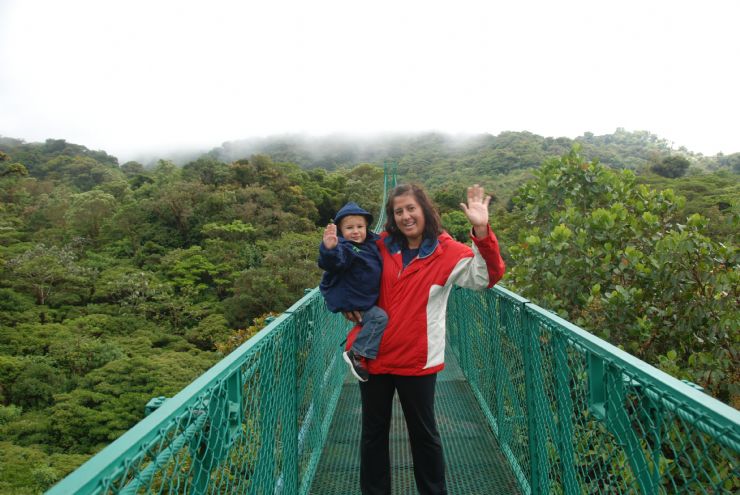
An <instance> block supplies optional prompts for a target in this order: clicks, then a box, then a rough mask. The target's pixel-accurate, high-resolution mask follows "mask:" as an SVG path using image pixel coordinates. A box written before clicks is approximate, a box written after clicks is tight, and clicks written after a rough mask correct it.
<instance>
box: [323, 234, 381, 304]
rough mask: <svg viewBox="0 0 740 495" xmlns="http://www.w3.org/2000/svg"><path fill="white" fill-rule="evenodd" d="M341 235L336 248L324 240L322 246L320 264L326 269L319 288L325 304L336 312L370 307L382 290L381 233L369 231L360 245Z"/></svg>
mask: <svg viewBox="0 0 740 495" xmlns="http://www.w3.org/2000/svg"><path fill="white" fill-rule="evenodd" d="M338 238H339V244H337V247H335V248H334V249H326V248H325V247H324V243H323V242H322V243H321V245H320V246H319V267H321V268H323V269H324V270H326V271H325V272H324V276H323V277H322V278H321V284H320V285H319V289H320V290H321V293H322V294H323V295H324V299H325V300H326V306H327V307H328V308H329V311H331V312H333V313H338V312H340V311H355V310H360V311H365V310H367V309H370V307H372V306H374V305H375V303H376V302H377V300H378V294H379V293H380V272H381V268H382V264H381V263H382V262H381V258H380V251H379V250H378V246H377V245H376V244H375V241H376V240H377V239H378V235H377V234H376V233H374V232H368V233H367V238H366V239H365V242H363V243H361V244H358V243H354V242H351V241H348V240H346V239H345V238H344V237H342V236H338Z"/></svg>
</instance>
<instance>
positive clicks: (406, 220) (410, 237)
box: [393, 193, 426, 249]
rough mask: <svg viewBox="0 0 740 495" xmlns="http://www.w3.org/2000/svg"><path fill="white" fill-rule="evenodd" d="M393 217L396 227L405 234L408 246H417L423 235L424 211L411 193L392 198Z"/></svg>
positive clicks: (413, 247)
mask: <svg viewBox="0 0 740 495" xmlns="http://www.w3.org/2000/svg"><path fill="white" fill-rule="evenodd" d="M393 218H394V219H395V221H396V225H397V226H398V229H399V230H400V231H401V233H402V234H403V235H405V236H406V240H407V241H408V244H409V247H410V248H412V249H415V248H418V247H419V245H420V244H421V240H422V238H423V236H424V227H425V224H426V221H425V220H424V211H422V209H421V206H419V203H418V202H417V201H416V198H415V197H414V195H413V194H412V193H409V194H404V195H402V196H396V197H395V198H393Z"/></svg>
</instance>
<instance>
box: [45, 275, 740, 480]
mask: <svg viewBox="0 0 740 495" xmlns="http://www.w3.org/2000/svg"><path fill="white" fill-rule="evenodd" d="M447 320H448V342H449V347H448V350H447V354H448V359H447V361H448V363H449V366H448V368H447V369H446V370H445V371H444V372H443V374H442V375H441V376H440V380H439V382H438V393H437V395H438V397H437V401H438V416H439V418H438V419H439V421H440V431H441V434H442V437H443V442H444V444H445V453H446V456H447V463H448V471H449V472H448V479H449V489H450V493H457V494H470V493H486V494H488V493H496V492H498V493H516V492H519V493H523V494H528V493H537V494H540V493H556V494H559V493H563V494H592V493H638V494H653V493H665V494H674V493H705V494H717V493H727V494H730V493H738V491H739V490H740V466H739V463H740V412H738V411H737V410H735V409H733V408H731V407H729V406H726V405H725V404H722V403H720V402H718V401H716V400H714V399H712V398H710V397H709V396H707V395H705V394H703V393H702V392H700V391H698V390H695V389H694V388H692V387H691V386H689V385H687V384H685V383H682V382H680V381H678V380H676V379H674V378H672V377H670V376H668V375H666V374H665V373H663V372H661V371H659V370H657V369H655V368H653V367H651V366H649V365H647V364H646V363H644V362H641V361H639V360H637V359H635V358H634V357H632V356H630V355H628V354H626V353H624V352H622V351H620V350H619V349H617V348H615V347H613V346H611V345H609V344H607V343H606V342H604V341H602V340H600V339H598V338H596V337H594V336H592V335H590V334H588V333H587V332H585V331H583V330H581V329H580V328H578V327H575V326H574V325H572V324H570V323H568V322H566V321H564V320H562V319H560V318H558V317H557V316H555V315H553V314H551V313H549V312H547V311H545V310H543V309H541V308H539V307H537V306H535V305H533V304H530V303H529V302H527V301H526V300H523V299H521V298H520V297H518V296H516V295H515V294H512V293H510V292H508V291H506V290H505V289H503V288H500V287H496V288H494V289H491V290H489V291H485V292H472V291H468V290H462V289H458V290H455V291H453V296H452V297H451V300H450V303H449V307H448V313H447ZM347 330H348V324H347V322H346V321H345V320H344V318H343V317H342V316H341V315H339V316H338V315H334V314H331V313H329V312H328V311H327V310H326V309H325V305H324V302H323V299H322V297H321V295H320V293H319V292H318V290H316V289H314V290H312V291H310V292H309V293H308V294H307V295H306V296H305V297H304V298H303V299H301V300H300V301H298V302H297V303H296V304H295V305H294V306H293V307H291V308H290V309H289V310H288V311H286V312H285V313H284V314H282V315H281V316H279V317H278V318H277V319H275V320H274V321H273V322H271V323H270V324H269V325H268V326H267V327H266V328H265V329H263V330H262V331H261V332H260V333H259V334H257V335H256V336H255V337H253V338H252V339H250V340H249V341H248V342H246V343H245V344H243V345H242V346H241V347H239V348H238V349H237V350H236V351H234V352H233V353H232V354H230V355H229V356H228V357H226V358H225V359H224V360H222V361H221V362H220V363H218V364H217V365H215V366H214V367H213V368H212V369H211V370H209V371H208V372H207V373H205V374H204V375H202V376H201V377H200V378H198V379H197V380H196V381H194V382H193V383H192V384H190V385H189V386H188V387H186V388H185V389H184V390H182V391H181V392H180V393H179V394H178V395H176V396H175V397H173V398H171V399H167V400H165V401H163V402H162V404H161V405H159V407H158V408H157V409H156V410H154V412H152V413H151V414H150V415H149V416H147V417H146V418H145V419H144V420H142V421H141V422H140V423H138V424H137V425H136V426H134V427H133V428H132V429H131V430H129V431H128V432H127V433H125V434H124V435H123V436H122V437H121V438H119V439H118V440H116V441H115V442H114V443H112V444H111V445H110V446H108V447H106V448H105V449H104V450H103V451H101V452H100V453H99V454H97V455H96V456H95V457H93V458H92V459H90V460H89V461H88V462H87V463H86V464H84V465H83V466H82V467H80V468H79V469H78V470H77V471H75V472H73V473H72V474H70V475H69V476H68V477H67V478H65V479H64V480H62V481H61V482H60V483H59V484H57V485H56V486H55V487H53V488H52V489H51V490H50V491H49V492H48V493H50V494H70V493H94V494H107V493H158V494H159V493H168V494H170V493H214V494H215V493H219V494H220V493H224V494H227V493H228V494H231V493H250V494H268V493H270V494H275V493H282V494H295V493H300V494H305V493H317V494H329V493H343V494H347V493H357V492H358V484H357V479H358V474H359V473H358V470H359V469H358V466H359V464H358V456H357V450H358V449H357V446H358V442H359V407H360V404H359V393H358V392H357V384H356V383H355V382H351V381H349V380H347V381H346V382H345V378H346V376H347V370H346V365H345V364H344V362H343V360H342V359H341V354H340V351H341V349H340V342H341V341H342V340H343V338H344V336H345V334H346V332H347ZM340 394H343V395H342V397H341V399H340ZM396 409H397V408H396ZM335 410H336V411H337V412H336V413H335ZM394 415H395V416H394V417H395V419H394V427H393V432H392V449H393V450H392V456H393V458H394V474H393V476H394V493H415V488H414V485H413V476H412V475H411V462H410V460H409V454H408V448H407V445H406V443H407V441H406V439H405V437H404V432H403V421H402V420H401V419H400V416H398V411H395V412H394Z"/></svg>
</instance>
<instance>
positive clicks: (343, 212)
mask: <svg viewBox="0 0 740 495" xmlns="http://www.w3.org/2000/svg"><path fill="white" fill-rule="evenodd" d="M347 215H362V216H363V217H365V218H367V225H368V227H369V226H370V224H371V223H373V216H372V215H371V214H370V213H369V212H367V211H366V210H363V209H362V208H360V206H359V205H358V204H357V203H355V202H353V201H350V202H349V203H347V204H346V205H344V206H342V208H341V209H340V210H339V211H338V212H337V215H336V216H335V217H334V223H336V224H337V225H339V222H341V221H342V218H344V217H346V216H347Z"/></svg>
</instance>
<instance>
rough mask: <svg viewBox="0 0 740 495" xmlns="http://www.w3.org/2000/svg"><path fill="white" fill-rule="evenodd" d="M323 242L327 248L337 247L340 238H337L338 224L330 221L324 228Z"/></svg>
mask: <svg viewBox="0 0 740 495" xmlns="http://www.w3.org/2000/svg"><path fill="white" fill-rule="evenodd" d="M323 243H324V247H325V248H326V249H334V248H335V247H337V244H339V239H337V226H336V224H333V223H330V224H329V225H327V226H326V228H325V229H324V239H323Z"/></svg>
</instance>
